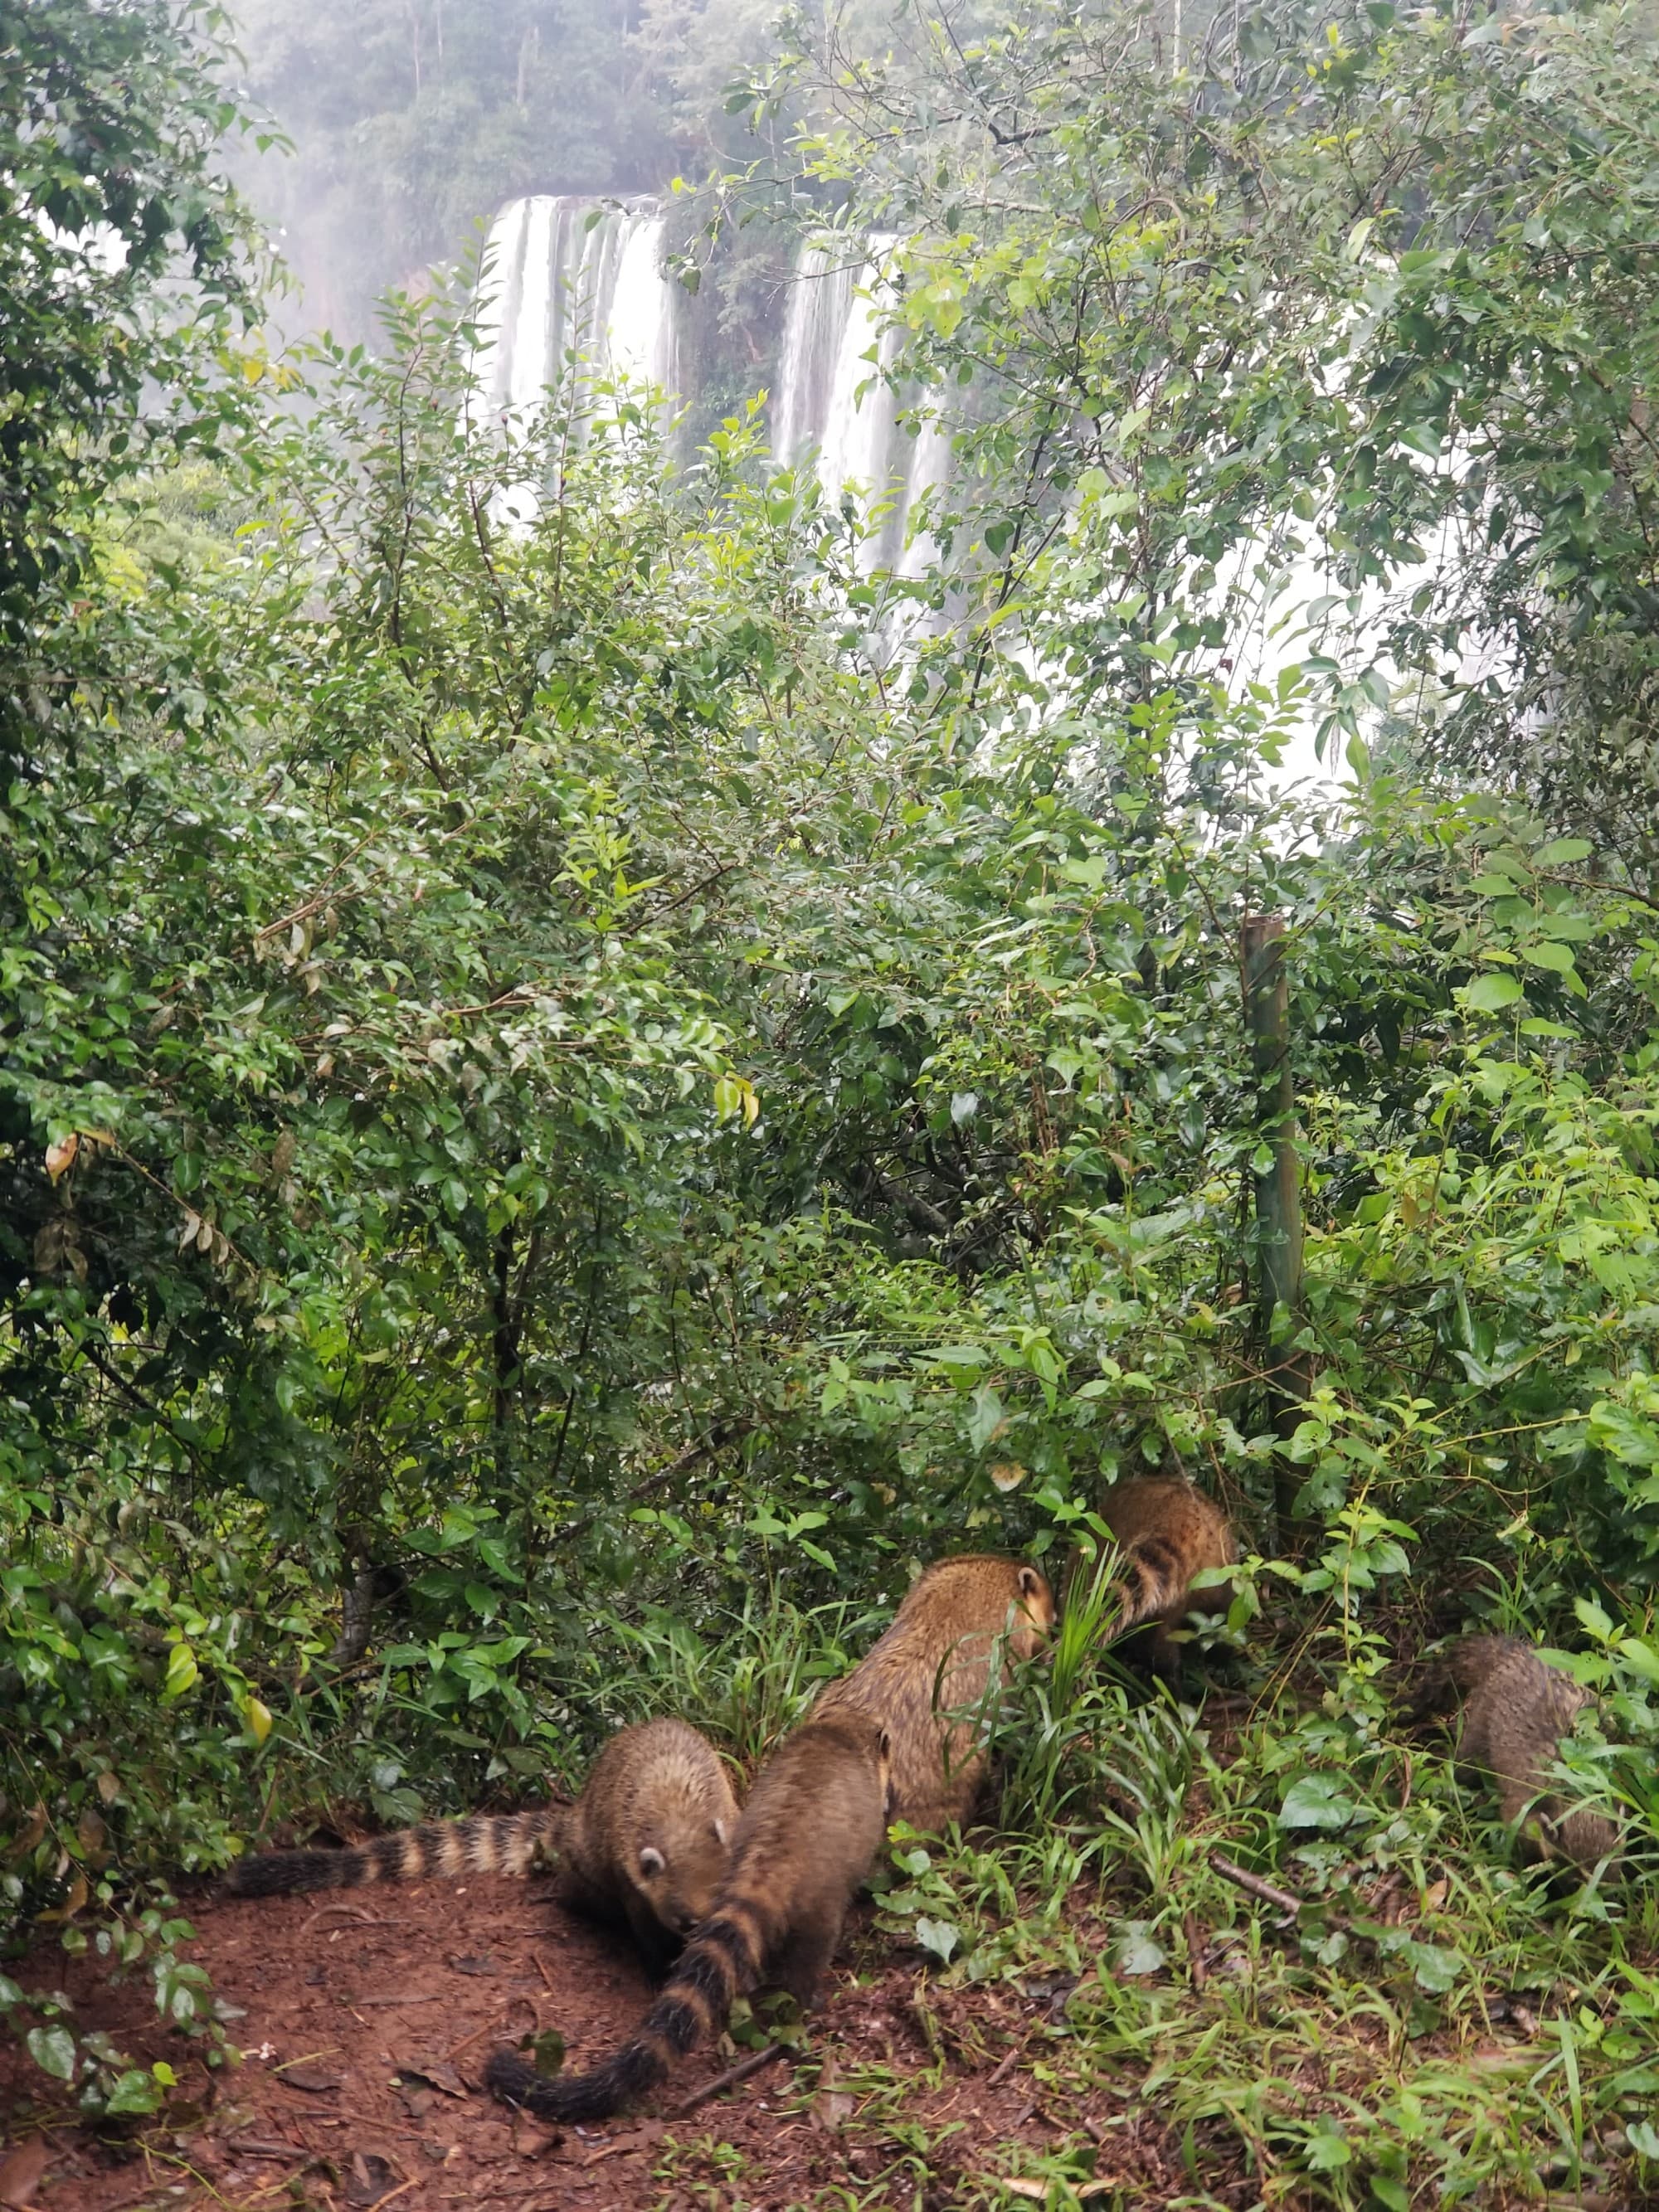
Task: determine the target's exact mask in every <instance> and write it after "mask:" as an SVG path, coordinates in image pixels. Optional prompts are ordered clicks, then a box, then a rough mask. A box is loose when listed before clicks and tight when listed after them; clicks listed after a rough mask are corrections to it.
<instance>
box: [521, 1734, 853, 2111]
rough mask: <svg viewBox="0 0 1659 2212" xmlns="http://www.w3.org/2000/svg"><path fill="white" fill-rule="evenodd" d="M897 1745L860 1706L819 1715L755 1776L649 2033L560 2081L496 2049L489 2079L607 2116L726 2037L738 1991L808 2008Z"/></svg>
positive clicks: (541, 2102) (544, 2106) (540, 2106)
mask: <svg viewBox="0 0 1659 2212" xmlns="http://www.w3.org/2000/svg"><path fill="white" fill-rule="evenodd" d="M890 1761H891V1746H890V1742H889V1741H888V1735H887V1731H886V1729H884V1728H883V1727H882V1726H881V1725H880V1723H878V1722H876V1721H873V1720H871V1719H869V1718H868V1717H866V1716H865V1715H863V1714H859V1713H850V1712H849V1713H835V1714H817V1713H814V1714H812V1715H811V1716H809V1717H808V1718H807V1719H806V1721H805V1723H803V1724H802V1726H801V1727H800V1728H799V1729H797V1730H796V1731H795V1733H794V1735H792V1736H791V1737H790V1738H789V1739H788V1741H787V1742H786V1743H785V1744H784V1745H783V1746H782V1747H781V1749H780V1750H779V1751H777V1752H776V1753H774V1755H773V1757H772V1758H771V1759H769V1761H768V1763H767V1765H765V1766H764V1767H763V1769H762V1770H761V1772H760V1774H759V1776H758V1777H757V1779H756V1782H755V1786H754V1788H753V1790H751V1791H750V1796H749V1803H748V1806H747V1808H746V1809H745V1811H744V1815H743V1819H742V1820H741V1821H739V1823H738V1833H737V1838H736V1840H735V1842H734V1843H733V1844H732V1864H731V1869H730V1871H729V1872H728V1874H727V1875H726V1881H725V1882H724V1883H723V1885H722V1886H721V1888H720V1895H719V1896H718V1897H717V1898H716V1899H715V1900H714V1909H713V1911H711V1912H710V1914H709V1916H708V1919H707V1920H705V1921H704V1923H702V1927H700V1928H699V1929H697V1931H696V1935H694V1936H692V1938H691V1940H690V1942H689V1943H688V1944H687V1945H686V1947H685V1949H684V1951H683V1952H682V1953H681V1954H680V1960H679V1964H678V1966H676V1967H675V1969H674V1971H673V1972H672V1973H671V1975H670V1976H669V1978H668V1981H667V1984H666V1985H665V1988H664V1990H663V1991H662V1994H661V1995H660V1996H659V1997H658V1999H657V2002H655V2004H653V2006H652V2008H651V2009H650V2011H649V2012H648V2013H647V2015H646V2016H645V2019H644V2021H643V2022H642V2023H641V2026H640V2027H639V2029H638V2030H637V2032H636V2033H635V2034H634V2036H633V2037H632V2038H631V2039H629V2042H627V2043H626V2044H624V2045H623V2048H622V2049H621V2051H618V2052H617V2056H616V2057H614V2058H612V2059H611V2061H610V2062H609V2063H608V2064H606V2065H604V2066H600V2067H597V2068H595V2069H593V2071H592V2072H591V2073H587V2074H575V2075H563V2076H561V2077H560V2078H558V2079H557V2080H555V2081H549V2080H547V2079H546V2078H545V2076H544V2075H540V2074H538V2073H537V2071H536V2070H535V2069H534V2068H533V2067H532V2066H531V2065H530V2064H528V2063H526V2060H524V2059H523V2058H521V2057H520V2056H519V2054H518V2052H517V2051H507V2050H498V2051H495V2053H494V2054H493V2055H492V2056H491V2057H490V2060H489V2064H488V2065H487V2066H486V2067H485V2069H484V2079H485V2081H487V2082H488V2083H489V2087H491V2089H493V2090H494V2092H495V2094H496V2095H497V2096H498V2097H501V2098H504V2099H506V2100H507V2102H508V2103H510V2104H514V2105H522V2106H526V2108H527V2109H528V2110H529V2111H531V2112H535V2113H537V2114H538V2116H539V2117H540V2118H543V2119H547V2120H568V2121H577V2120H599V2119H604V2118H606V2117H607V2116H608V2115H609V2114H610V2113H611V2112H616V2111H617V2109H618V2108H619V2107H620V2106H623V2105H624V2104H627V2103H629V2102H631V2101H632V2100H634V2099H635V2098H636V2097H640V2096H643V2095H644V2094H645V2093H646V2092H647V2090H649V2089H653V2088H655V2087H657V2085H658V2084H659V2082H661V2081H664V2080H665V2079H666V2077H667V2075H668V2072H669V2069H670V2068H671V2066H672V2064H673V2063H674V2061H675V2060H676V2059H677V2058H680V2057H684V2055H685V2053H686V2052H687V2051H690V2050H691V2049H692V2048H693V2047H694V2046H695V2045H696V2044H698V2043H699V2042H701V2041H702V2039H703V2038H704V2037H705V2036H712V2035H714V2034H715V2033H718V2032H719V2030H720V2027H721V2026H722V2025H723V2023H724V2021H725V2019H726V2014H727V2012H728V2011H729V2010H730V2009H731V2007H732V2001H733V1999H734V1998H737V1997H739V1996H747V1995H748V1994H749V1992H750V1990H757V1989H760V1988H762V1987H763V1986H765V1985H767V1984H776V1985H778V1986H780V1987H781V1988H783V1989H786V1990H788V1991H789V1993H790V1995H791V1996H793V1997H794V1998H795V2000H796V2002H798V2003H799V2005H800V2006H801V2008H802V2009H803V2010H805V2008H807V2007H808V2006H809V2005H810V2004H811V2002H812V1998H813V1996H814V1993H815V1991H816V1990H817V1984H818V1982H819V1979H820V1978H821V1977H822V1975H823V1970H824V1968H825V1967H826V1966H828V1965H829V1960H830V1959H831V1958H832V1956H833V1955H834V1954H835V1948H836V1944H837V1943H838V1942H840V1940H841V1931H842V1923H843V1922H844V1921H845V1919H846V1917H847V1908H848V1905H849V1904H850V1903H851V1902H852V1899H853V1894H854V1891H855V1890H856V1889H857V1888H858V1886H859V1884H860V1882H861V1881H863V1880H864V1877H865V1875H866V1874H868V1872H869V1871H870V1867H871V1864H872V1861H873V1860H874V1858H875V1856H876V1853H877V1851H878V1850H879V1849H880V1846H881V1842H882V1838H883V1837H884V1834H885V1833H886V1828H887V1821H888V1817H889V1798H890Z"/></svg>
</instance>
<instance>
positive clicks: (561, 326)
mask: <svg viewBox="0 0 1659 2212" xmlns="http://www.w3.org/2000/svg"><path fill="white" fill-rule="evenodd" d="M664 228H665V227H664V222H663V217H662V215H661V212H660V210H659V209H658V208H657V207H656V205H655V204H654V203H653V202H649V201H641V202H635V203H634V204H629V205H627V206H623V207H618V206H617V205H616V204H614V203H613V204H610V205H608V206H607V205H606V204H605V203H604V202H601V201H599V200H595V199H592V198H588V197H582V196H578V195H574V194H567V195H562V196H559V197H552V196H550V195H547V194H538V195H536V196H535V197H532V198H528V199H521V200H513V201H510V202H509V203H508V204H507V206H506V207H504V208H503V209H502V210H501V213H500V214H499V215H498V216H496V218H495V223H494V225H493V227H492V228H491V230H490V234H489V245H488V247H487V249H486V253H487V258H486V264H485V283H484V289H485V295H486V301H485V306H484V308H483V313H481V314H480V317H479V327H478V356H477V370H478V376H479V380H480V384H481V386H482V391H483V403H484V406H485V409H486V410H487V411H488V412H489V414H490V415H491V416H495V418H496V419H498V420H499V419H501V417H503V416H507V415H515V416H523V415H525V414H526V413H527V412H529V411H530V410H532V409H533V408H534V407H536V406H537V405H538V404H539V403H540V401H541V399H542V398H543V396H544V393H545V392H546V390H547V388H548V386H550V385H554V386H556V385H558V384H560V383H561V382H562V380H563V379H564V378H565V376H566V374H567V373H568V362H569V359H570V357H571V356H575V357H576V358H577V359H579V360H580V361H581V362H584V363H586V374H587V375H588V377H589V378H590V379H593V378H602V377H604V376H605V375H607V374H612V373H615V374H627V375H628V376H629V377H630V378H632V379H635V380H642V381H644V382H647V383H648V384H650V385H652V386H653V387H655V388H656V389H657V390H659V391H660V392H663V393H665V395H666V397H667V398H668V399H669V400H670V401H671V402H674V401H678V400H681V399H684V398H687V397H689V396H690V395H688V394H687V393H685V392H684V391H683V389H682V382H681V363H680V358H679V343H678V335H679V334H678V321H677V315H676V308H677V304H678V297H679V294H678V287H677V286H676V285H674V284H673V283H671V282H670V281H669V280H668V279H667V278H666V277H665V276H664V275H663V273H662V252H663V243H664ZM893 245H894V240H892V239H891V238H889V237H885V236H882V235H877V236H874V237H872V238H871V239H870V240H868V241H867V242H866V243H860V241H858V240H854V239H848V240H846V241H845V244H844V246H842V250H841V251H840V252H832V251H830V250H829V249H826V248H824V247H822V246H805V247H803V248H802V249H801V251H800V252H799V254H798V256H797V258H796V264H795V273H794V281H793V283H792V285H791V287H790V293H789V303H788V308H787V314H786V317H785V323H784V330H783V336H782V343H781V349H780V353H779V357H778V373H777V375H776V378H775V392H774V399H773V410H772V450H773V452H774V453H775V456H776V457H777V459H779V460H780V461H784V462H787V463H789V464H791V465H793V464H795V463H797V462H799V460H800V459H801V458H802V456H803V455H804V454H805V453H807V452H809V451H816V453H817V472H818V477H819V480H820V481H821V482H822V483H823V487H824V489H825V491H826V492H828V493H829V495H830V497H831V498H832V499H840V498H841V497H842V495H843V494H844V493H845V492H846V491H847V490H848V488H849V487H850V488H851V489H853V490H854V491H855V492H856V494H857V495H858V496H859V498H860V500H861V501H864V502H866V507H869V508H875V509H878V510H880V513H879V518H878V526H877V527H876V528H875V529H874V530H873V531H872V534H871V535H870V537H869V538H867V539H866V542H865V544H864V546H863V549H862V551H861V554H860V567H862V568H864V569H865V570H866V572H867V571H868V570H870V569H872V568H877V567H891V568H897V569H898V570H899V572H900V573H901V574H908V575H920V574H921V573H922V571H923V570H924V569H925V568H927V565H928V562H929V561H930V560H931V559H932V558H933V554H934V550H935V549H934V548H933V544H932V541H931V539H930V538H927V536H926V535H918V536H917V538H915V540H914V542H912V543H911V544H908V545H907V544H906V542H905V540H906V535H907V528H908V519H909V516H910V513H911V510H912V508H913V507H914V506H915V502H916V501H917V500H918V499H920V498H921V495H922V494H923V493H924V492H926V491H927V490H928V489H931V488H932V487H933V486H934V485H936V484H939V483H943V482H944V481H945V478H946V477H947V476H948V474H949V470H950V459H951V445H950V440H949V438H948V436H947V435H945V432H944V431H943V430H942V429H941V428H939V425H938V424H937V422H932V421H929V422H925V423H924V425H923V427H922V428H921V432H920V433H919V434H918V433H917V432H916V431H915V429H914V428H913V427H911V426H909V425H908V424H907V425H903V426H902V425H901V423H900V420H899V417H900V414H901V412H902V409H901V406H900V404H899V401H898V398H897V397H896V394H895V392H894V391H893V388H892V386H891V385H890V384H889V383H888V382H887V381H886V380H885V378H884V375H883V374H879V373H878V371H879V370H884V369H887V368H890V367H891V364H892V362H893V360H894V357H895V356H896V350H897V337H896V334H895V333H893V332H890V331H883V329H882V322H883V319H884V309H885V307H886V306H887V304H888V300H887V283H888V279H887V276H886V273H885V270H886V263H887V258H888V256H889V255H890V252H891V250H892V247H893Z"/></svg>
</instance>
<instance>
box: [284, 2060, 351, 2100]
mask: <svg viewBox="0 0 1659 2212" xmlns="http://www.w3.org/2000/svg"><path fill="white" fill-rule="evenodd" d="M276 2071H277V2077H278V2079H279V2080H281V2081H286V2082H287V2084H288V2086H289V2088H290V2089H307V2090H309V2091H310V2093H311V2094H312V2095H313V2097H322V2096H326V2095H327V2094H328V2093H330V2092H331V2090H334V2089H337V2088H338V2087H339V2086H340V2084H341V2083H342V2082H343V2081H344V2080H345V2075H343V2074H331V2073H330V2072H329V2070H328V2069H327V2068H326V2067H325V2066H283V2067H279V2068H278V2069H276Z"/></svg>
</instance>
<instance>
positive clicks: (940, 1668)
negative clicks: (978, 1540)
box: [812, 1553, 1054, 1832]
mask: <svg viewBox="0 0 1659 2212" xmlns="http://www.w3.org/2000/svg"><path fill="white" fill-rule="evenodd" d="M1053 1626H1054V1593H1053V1592H1052V1591H1051V1590H1050V1589H1049V1588H1048V1583H1047V1582H1046V1581H1045V1580H1044V1579H1043V1577H1042V1575H1041V1574H1039V1573H1038V1571H1037V1570H1036V1568H1035V1567H1032V1566H1027V1565H1024V1564H1023V1563H1022V1562H1021V1561H1020V1560H1018V1559H996V1558H993V1557H991V1556H990V1555H988V1554H986V1553H974V1554H971V1555H969V1557H967V1558H964V1559H940V1560H939V1561H938V1562H937V1563H936V1564H935V1565H933V1566H931V1567H929V1568H928V1569H927V1571H926V1572H925V1573H923V1574H921V1575H920V1576H919V1577H917V1579H916V1580H915V1583H912V1584H911V1586H910V1589H909V1592H908V1595H907V1596H906V1597H905V1599H904V1601H903V1603H902V1605H901V1606H900V1607H899V1609H898V1611H897V1613H896V1614H895V1615H894V1617H893V1623H892V1626H891V1627H890V1628H889V1629H888V1631H887V1632H886V1634H885V1635H884V1636H883V1637H882V1638H881V1639H880V1641H879V1642H878V1644H876V1645H875V1647H874V1648H873V1650H872V1651H871V1652H870V1654H869V1656H867V1657H866V1659H864V1660H863V1661H862V1662H860V1664H859V1665H858V1666H857V1667H855V1668H854V1669H853V1671H852V1673H851V1674H847V1675H843V1676H842V1680H840V1681H839V1682H832V1683H831V1684H830V1685H829V1687H828V1689H826V1690H824V1691H823V1692H822V1693H821V1695H820V1696H819V1698H818V1700H817V1705H815V1706H814V1707H813V1709H812V1710H813V1713H814V1715H815V1716H817V1717H823V1718H824V1719H828V1718H829V1716H830V1715H831V1714H836V1715H837V1716H839V1715H841V1714H843V1713H866V1714H868V1715H869V1716H870V1717H872V1719H874V1720H877V1721H879V1722H880V1723H881V1724H882V1725H883V1726H884V1728H885V1729H887V1731H888V1733H889V1735H890V1736H891V1738H892V1743H893V1806H894V1817H895V1818H896V1819H897V1820H908V1822H909V1823H910V1826H912V1827H913V1828H922V1829H926V1830H927V1831H928V1832H937V1831H939V1830H940V1829H943V1828H945V1827H946V1826H948V1825H949V1824H950V1822H951V1821H952V1820H966V1819H967V1818H968V1816H969V1814H970V1813H971V1812H972V1811H973V1809H974V1805H975V1801H976V1800H977V1798H978V1796H979V1795H980V1791H981V1789H982V1787H983V1785H984V1781H985V1776H986V1771H987V1767H988V1765H989V1763H990V1754H989V1751H988V1748H987V1743H986V1735H987V1719H986V1717H985V1716H984V1715H983V1714H982V1713H981V1707H982V1706H983V1705H985V1703H986V1696H987V1690H988V1689H989V1688H990V1687H991V1666H992V1660H993V1656H994V1653H995V1650H996V1648H997V1645H998V1644H999V1641H1000V1640H1001V1642H1002V1651H1001V1664H1000V1669H999V1672H998V1678H997V1683H996V1688H997V1690H999V1691H1000V1689H1001V1686H1002V1685H1003V1683H1004V1682H1005V1681H1006V1679H1007V1674H1008V1669H1009V1667H1010V1665H1011V1664H1012V1662H1013V1661H1015V1660H1018V1659H1029V1658H1030V1657H1031V1656H1032V1655H1033V1654H1034V1653H1035V1652H1036V1650H1037V1648H1038V1647H1039V1645H1040V1644H1042V1642H1043V1640H1044V1639H1045V1638H1047V1636H1048V1632H1049V1631H1050V1630H1051V1629H1052V1628H1053Z"/></svg>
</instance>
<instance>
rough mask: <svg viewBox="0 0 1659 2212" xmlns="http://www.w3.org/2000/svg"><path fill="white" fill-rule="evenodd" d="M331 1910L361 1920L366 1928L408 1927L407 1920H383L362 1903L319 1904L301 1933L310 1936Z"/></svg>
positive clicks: (302, 1926) (302, 1924)
mask: <svg viewBox="0 0 1659 2212" xmlns="http://www.w3.org/2000/svg"><path fill="white" fill-rule="evenodd" d="M331 1912H343V1913H344V1914H345V1916H346V1917H347V1919H348V1920H361V1921H362V1923H363V1925H364V1926H365V1927H366V1928H407V1927H409V1926H410V1924H411V1923H410V1922H409V1921H407V1920H382V1919H381V1917H380V1914H379V1913H378V1912H365V1911H363V1908H362V1905H319V1906H318V1907H317V1910H316V1911H314V1912H313V1914H312V1916H311V1917H310V1919H309V1920H307V1921H302V1922H301V1927H300V1933H301V1935H302V1936H309V1935H310V1933H311V1931H312V1929H313V1928H314V1927H315V1926H316V1925H317V1923H318V1922H319V1920H326V1919H327V1917H328V1916H329V1914H330V1913H331Z"/></svg>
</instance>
